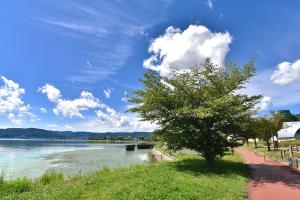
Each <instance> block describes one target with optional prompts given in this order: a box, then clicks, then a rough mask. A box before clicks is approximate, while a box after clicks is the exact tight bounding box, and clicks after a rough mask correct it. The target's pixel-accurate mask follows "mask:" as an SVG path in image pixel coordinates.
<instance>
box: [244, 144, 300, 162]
mask: <svg viewBox="0 0 300 200" xmlns="http://www.w3.org/2000/svg"><path fill="white" fill-rule="evenodd" d="M244 146H245V147H246V148H248V149H250V150H252V151H255V152H258V153H262V154H264V155H266V156H267V157H269V158H272V159H273V160H276V161H281V155H280V150H277V151H274V149H273V148H272V147H271V150H270V151H268V148H267V147H266V146H265V145H264V144H263V143H258V144H257V148H255V146H254V143H249V145H246V144H245V145H244ZM286 154H288V152H286ZM294 157H297V158H300V155H299V154H296V153H294Z"/></svg>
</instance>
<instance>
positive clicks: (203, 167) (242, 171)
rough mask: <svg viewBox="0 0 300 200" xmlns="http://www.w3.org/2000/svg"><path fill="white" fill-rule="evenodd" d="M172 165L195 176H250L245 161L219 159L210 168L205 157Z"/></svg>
mask: <svg viewBox="0 0 300 200" xmlns="http://www.w3.org/2000/svg"><path fill="white" fill-rule="evenodd" d="M171 167H173V168H175V169H176V170H177V171H182V172H185V173H190V174H193V175H195V176H199V175H201V174H217V175H241V176H244V177H248V176H249V174H248V172H247V166H246V165H245V164H244V163H242V162H234V161H230V160H217V161H216V164H215V167H214V168H209V167H208V165H207V163H206V161H205V160H204V159H197V158H195V159H184V160H181V161H177V162H174V163H172V165H171Z"/></svg>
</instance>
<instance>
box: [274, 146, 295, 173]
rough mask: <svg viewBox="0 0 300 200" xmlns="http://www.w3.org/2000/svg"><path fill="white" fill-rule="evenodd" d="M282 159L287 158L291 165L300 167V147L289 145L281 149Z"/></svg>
mask: <svg viewBox="0 0 300 200" xmlns="http://www.w3.org/2000/svg"><path fill="white" fill-rule="evenodd" d="M279 150H280V156H281V159H282V160H287V161H288V163H289V165H290V166H291V167H293V168H297V169H299V168H300V159H299V158H300V147H299V146H295V147H293V146H289V147H288V148H287V149H286V148H283V149H279Z"/></svg>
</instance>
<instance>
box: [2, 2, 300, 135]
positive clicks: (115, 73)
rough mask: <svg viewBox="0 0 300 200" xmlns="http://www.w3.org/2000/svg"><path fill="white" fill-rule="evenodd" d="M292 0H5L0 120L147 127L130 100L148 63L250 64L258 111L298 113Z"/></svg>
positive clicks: (299, 59)
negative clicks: (258, 96)
mask: <svg viewBox="0 0 300 200" xmlns="http://www.w3.org/2000/svg"><path fill="white" fill-rule="evenodd" d="M299 9H300V2H299V1H297V0H290V1H288V2H287V1H284V0H277V1H272V3H271V2H270V1H267V0H245V1H240V0H226V1H224V0H223V1H222V0H189V1H180V0H144V1H140V0H128V1H121V0H99V1H92V0H65V1H60V0H47V1H42V0H24V1H18V0H10V1H5V2H2V5H1V7H0V24H1V31H0V56H1V57H0V128H9V127H23V128H27V127H36V128H44V129H51V130H70V131H94V132H106V131H151V130H153V129H154V128H155V125H154V124H151V123H149V122H141V121H140V120H139V117H138V116H137V115H136V114H132V113H128V112H126V110H128V108H130V107H132V105H131V104H130V103H129V102H128V100H127V95H130V94H131V93H132V92H133V91H134V90H137V89H139V88H141V86H142V85H141V83H140V82H139V78H141V77H142V76H143V73H144V72H145V71H146V70H147V69H153V70H156V71H158V72H159V73H160V74H162V75H167V74H168V68H167V67H166V66H172V67H174V68H176V69H178V70H186V69H189V68H190V67H193V66H196V65H197V66H199V65H200V64H201V63H202V62H203V61H204V60H205V59H206V58H210V59H211V60H212V61H213V62H214V63H215V64H218V65H220V66H222V65H224V62H226V61H232V62H236V63H238V64H239V65H243V64H246V63H247V62H248V61H249V60H250V59H251V58H255V67H256V69H257V75H256V76H255V77H254V78H253V79H252V80H251V81H250V83H249V84H248V85H247V89H246V92H247V94H249V95H254V94H262V95H264V97H263V98H262V100H261V109H262V110H261V113H267V112H268V111H269V110H278V109H289V110H291V112H292V113H300V104H299V103H300V85H299V83H300V37H299V35H300V27H299V23H300V12H299Z"/></svg>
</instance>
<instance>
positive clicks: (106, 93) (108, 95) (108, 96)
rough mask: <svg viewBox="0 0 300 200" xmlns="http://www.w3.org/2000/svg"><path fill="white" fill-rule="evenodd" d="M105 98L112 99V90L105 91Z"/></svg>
mask: <svg viewBox="0 0 300 200" xmlns="http://www.w3.org/2000/svg"><path fill="white" fill-rule="evenodd" d="M103 92H104V96H105V97H106V98H107V99H109V98H110V95H111V90H110V89H107V90H104V91H103Z"/></svg>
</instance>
